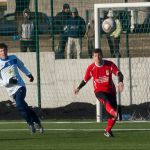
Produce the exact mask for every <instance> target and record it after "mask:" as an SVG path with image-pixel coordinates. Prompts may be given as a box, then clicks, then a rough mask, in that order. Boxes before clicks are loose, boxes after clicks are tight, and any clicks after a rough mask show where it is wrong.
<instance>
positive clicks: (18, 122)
mask: <svg viewBox="0 0 150 150" xmlns="http://www.w3.org/2000/svg"><path fill="white" fill-rule="evenodd" d="M105 122H106V121H104V122H102V123H105ZM42 123H43V124H90V123H91V124H92V123H93V124H95V123H97V122H96V121H42ZM99 123H101V122H98V124H99ZM117 123H118V124H120V123H150V120H149V121H145V120H144V121H117ZM0 124H26V122H24V121H0Z"/></svg>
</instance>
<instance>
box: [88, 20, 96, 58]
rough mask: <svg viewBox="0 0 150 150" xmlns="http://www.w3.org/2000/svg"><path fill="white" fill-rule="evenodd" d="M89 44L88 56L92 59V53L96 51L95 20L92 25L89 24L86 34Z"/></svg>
mask: <svg viewBox="0 0 150 150" xmlns="http://www.w3.org/2000/svg"><path fill="white" fill-rule="evenodd" d="M86 37H87V42H88V54H89V57H90V58H92V51H93V49H94V45H95V44H94V42H95V41H94V39H95V30H94V20H92V21H91V23H88V26H87V32H86Z"/></svg>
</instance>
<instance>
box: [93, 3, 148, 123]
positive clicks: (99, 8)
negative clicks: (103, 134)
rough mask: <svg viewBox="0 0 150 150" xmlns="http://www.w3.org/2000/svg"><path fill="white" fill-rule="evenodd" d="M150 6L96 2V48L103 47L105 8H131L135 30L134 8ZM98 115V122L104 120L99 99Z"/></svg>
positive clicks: (131, 27) (132, 25)
mask: <svg viewBox="0 0 150 150" xmlns="http://www.w3.org/2000/svg"><path fill="white" fill-rule="evenodd" d="M147 7H150V2H137V3H103V4H94V21H95V48H100V47H101V42H100V41H101V39H100V35H101V34H100V28H101V24H100V15H101V13H102V11H103V10H107V11H108V10H109V9H112V10H119V9H130V10H131V11H130V16H131V24H130V29H131V30H133V28H134V13H133V10H134V9H138V8H147ZM96 113H97V114H96V116H97V118H96V119H97V122H100V121H102V110H101V104H100V103H99V101H98V100H97V103H96Z"/></svg>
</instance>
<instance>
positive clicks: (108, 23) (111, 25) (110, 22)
mask: <svg viewBox="0 0 150 150" xmlns="http://www.w3.org/2000/svg"><path fill="white" fill-rule="evenodd" d="M102 29H103V31H104V32H105V33H111V32H113V31H114V30H115V21H114V19H112V18H107V19H105V20H104V21H103V23H102Z"/></svg>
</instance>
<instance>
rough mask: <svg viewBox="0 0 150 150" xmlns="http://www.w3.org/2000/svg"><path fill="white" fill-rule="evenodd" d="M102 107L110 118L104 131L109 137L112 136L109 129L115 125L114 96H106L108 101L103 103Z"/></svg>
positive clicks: (115, 107) (115, 108)
mask: <svg viewBox="0 0 150 150" xmlns="http://www.w3.org/2000/svg"><path fill="white" fill-rule="evenodd" d="M104 107H105V109H106V111H107V112H108V113H109V116H110V117H109V118H108V120H107V127H106V129H105V133H106V135H108V134H110V136H113V134H112V131H111V129H112V128H113V126H114V125H115V123H116V119H117V101H116V95H108V101H106V102H105V105H104Z"/></svg>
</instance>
